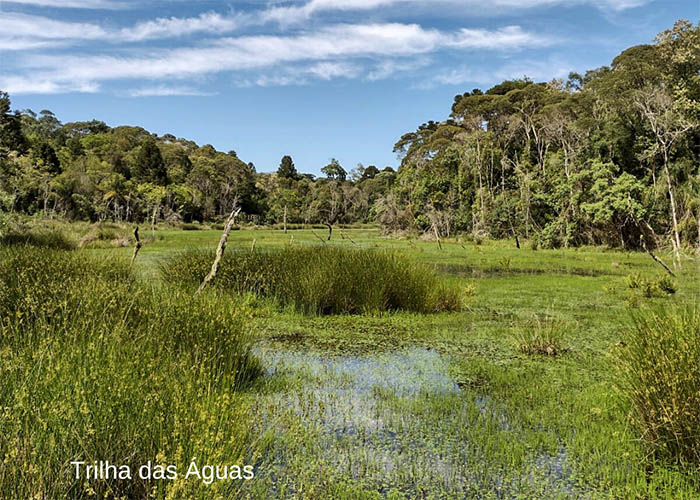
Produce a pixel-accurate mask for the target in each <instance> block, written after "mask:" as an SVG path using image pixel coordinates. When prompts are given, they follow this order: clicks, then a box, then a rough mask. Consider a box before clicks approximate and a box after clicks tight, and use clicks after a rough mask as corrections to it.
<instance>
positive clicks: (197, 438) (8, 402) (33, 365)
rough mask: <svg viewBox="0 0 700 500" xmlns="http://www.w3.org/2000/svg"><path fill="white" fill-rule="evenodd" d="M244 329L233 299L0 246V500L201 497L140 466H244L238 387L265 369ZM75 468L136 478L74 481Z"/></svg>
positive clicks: (79, 259)
mask: <svg viewBox="0 0 700 500" xmlns="http://www.w3.org/2000/svg"><path fill="white" fill-rule="evenodd" d="M241 322H242V319H241V317H240V315H239V314H238V313H237V312H236V309H235V308H232V307H231V303H230V301H229V300H226V299H225V298H220V297H217V296H215V295H212V294H208V295H207V296H206V297H201V298H193V297H192V296H191V294H186V293H184V292H182V291H178V290H160V289H152V288H148V287H145V286H142V285H140V284H138V283H136V282H135V281H133V280H131V279H130V278H129V274H128V265H127V264H125V263H124V262H121V261H117V260H112V261H104V262H98V261H94V260H92V259H87V258H86V257H85V256H84V255H82V254H81V252H64V251H52V250H45V249H35V248H22V249H18V248H10V249H3V250H1V251H0V401H1V402H2V403H1V406H0V435H1V436H2V439H0V498H52V499H53V498H71V499H74V498H88V497H90V498H94V497H99V498H120V497H124V498H147V497H148V498H151V496H149V495H152V496H153V497H155V498H165V497H166V495H167V494H168V493H173V492H174V491H177V492H178V495H176V497H182V498H210V495H211V494H212V492H213V491H214V490H212V489H208V490H206V489H202V488H204V485H203V484H202V483H200V482H198V481H187V482H186V483H184V482H178V481H175V482H173V481H159V482H158V481H148V480H141V479H139V478H138V477H137V476H136V471H137V470H138V467H139V466H140V465H142V464H145V463H147V462H148V461H149V460H150V461H152V462H154V463H155V462H162V463H167V464H177V465H178V469H179V471H180V472H181V474H180V476H181V477H182V476H183V475H184V471H185V470H186V469H187V466H188V464H189V460H190V459H191V458H192V457H197V460H198V463H200V464H203V463H213V464H223V463H229V464H233V463H236V462H237V461H238V462H240V461H243V460H244V458H245V457H244V454H245V453H246V446H247V443H248V442H249V439H250V438H251V436H249V435H248V429H247V425H248V422H249V421H250V415H249V414H248V412H247V409H246V407H244V406H242V405H241V404H239V398H238V397H237V396H236V390H237V389H239V388H241V387H242V386H243V385H244V384H246V383H247V382H249V381H250V380H252V379H253V378H254V377H256V376H257V375H258V374H259V373H260V370H261V368H260V364H259V362H258V361H257V359H256V358H255V357H253V356H252V355H251V352H250V350H249V346H248V344H247V343H246V341H245V338H244V337H243V334H242V329H241ZM73 460H82V461H85V462H86V463H88V464H91V463H93V462H95V461H100V460H107V461H109V462H110V463H112V464H125V465H129V466H130V467H131V469H132V472H133V473H134V475H135V477H134V478H133V479H132V480H127V481H123V480H90V481H86V480H85V479H75V475H74V469H73V467H71V466H70V462H71V461H73ZM225 483H226V485H223V484H222V485H219V487H232V486H234V484H233V483H235V481H233V482H228V481H226V482H225ZM198 489H199V490H200V491H197V490H198Z"/></svg>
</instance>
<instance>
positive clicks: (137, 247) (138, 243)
mask: <svg viewBox="0 0 700 500" xmlns="http://www.w3.org/2000/svg"><path fill="white" fill-rule="evenodd" d="M134 238H135V239H136V243H135V244H134V254H133V255H132V256H131V264H129V267H131V266H133V265H134V261H135V260H136V256H137V255H138V253H139V250H141V238H139V227H138V226H136V228H135V229H134Z"/></svg>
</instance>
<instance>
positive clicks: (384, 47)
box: [22, 24, 549, 81]
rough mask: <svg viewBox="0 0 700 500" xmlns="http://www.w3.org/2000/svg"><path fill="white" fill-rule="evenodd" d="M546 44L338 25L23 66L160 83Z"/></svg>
mask: <svg viewBox="0 0 700 500" xmlns="http://www.w3.org/2000/svg"><path fill="white" fill-rule="evenodd" d="M547 43H549V41H548V40H547V39H545V38H542V37H539V36H536V35H533V34H530V33H527V32H525V31H523V30H522V29H520V28H519V27H506V28H503V29H498V30H492V31H489V30H460V31H457V32H452V33H446V32H442V31H438V30H432V29H429V30H426V29H424V28H422V27H420V26H418V25H415V24H369V25H337V26H330V27H326V28H323V29H321V30H319V31H317V32H312V33H309V32H307V33H301V34H297V35H291V36H271V35H267V36H262V35H261V36H245V37H234V38H223V39H219V40H217V41H216V42H214V43H213V44H211V45H209V46H206V47H195V48H180V49H173V50H164V51H161V52H159V53H157V54H156V55H151V56H148V57H113V56H84V57H82V56H74V55H69V56H66V55H55V56H48V55H43V56H30V57H26V58H25V59H24V60H23V61H22V62H23V64H24V65H25V67H27V68H30V70H31V71H32V72H33V73H37V72H38V73H40V74H43V75H46V76H52V77H53V78H55V79H57V80H60V81H93V80H101V81H104V80H119V79H138V78H144V79H163V78H185V77H191V76H194V75H202V74H208V73H220V72H225V71H237V70H251V69H262V68H267V67H271V66H275V65H279V64H290V63H299V62H305V61H306V62H322V61H328V60H332V61H338V60H342V59H349V58H363V57H369V58H376V57H380V58H382V57H400V56H413V55H422V54H428V53H431V52H435V51H438V50H441V49H455V50H467V49H481V50H498V51H512V50H517V49H522V48H526V47H532V46H541V45H545V44H547ZM328 68H330V67H327V68H326V69H328ZM319 71H320V70H319Z"/></svg>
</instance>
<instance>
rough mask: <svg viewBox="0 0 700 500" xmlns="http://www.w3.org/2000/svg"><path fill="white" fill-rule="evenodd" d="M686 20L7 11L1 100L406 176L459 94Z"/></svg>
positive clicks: (545, 73)
mask: <svg viewBox="0 0 700 500" xmlns="http://www.w3.org/2000/svg"><path fill="white" fill-rule="evenodd" d="M679 18H685V19H689V20H691V21H693V22H697V21H698V19H699V18H700V0H655V1H653V0H486V1H484V0H288V1H276V0H243V1H237V0H233V1H228V2H215V1H209V0H139V1H133V0H0V89H2V90H6V91H8V92H9V93H10V95H11V98H12V101H13V107H14V108H16V109H25V108H31V109H33V110H34V111H40V110H42V109H50V110H52V111H54V112H55V113H56V114H57V116H58V117H59V119H61V120H62V121H63V122H69V121H78V120H89V119H93V118H94V119H99V120H103V121H105V122H107V123H108V124H109V125H111V126H117V125H140V126H143V127H145V128H147V129H148V130H150V131H153V132H156V133H158V134H161V135H162V134H165V133H171V134H173V135H175V136H177V137H185V138H188V139H191V140H194V141H196V142H197V143H198V144H212V145H214V147H216V148H217V149H219V150H223V151H229V150H231V149H234V150H236V152H237V153H238V155H239V156H240V157H241V158H242V159H244V160H245V161H252V162H254V163H255V165H256V167H257V168H258V171H273V170H275V169H276V168H277V166H278V165H279V160H280V158H281V157H282V155H285V154H290V155H292V157H293V158H294V161H295V163H296V165H297V168H298V169H299V170H301V171H304V172H311V173H315V174H318V173H319V171H320V169H321V167H323V166H324V165H325V164H327V163H328V161H329V160H330V158H331V157H335V158H338V159H339V160H340V162H341V164H342V165H343V166H345V167H346V169H347V170H350V169H351V168H353V167H355V166H356V165H357V164H358V163H363V164H364V165H369V164H375V165H377V166H379V167H384V166H387V165H391V166H396V165H397V159H396V156H395V155H394V154H393V153H392V147H393V144H394V143H395V142H396V140H397V139H398V138H399V137H400V136H401V135H402V134H403V133H405V132H408V131H411V130H414V129H415V128H416V127H417V126H418V125H420V124H421V123H423V122H425V121H428V120H430V119H433V120H442V119H445V118H446V117H447V114H448V113H449V109H450V106H451V104H452V100H453V97H454V95H455V94H458V93H460V94H461V93H463V92H465V91H467V90H471V89H473V88H477V87H478V88H482V89H487V88H488V87H490V86H492V85H493V84H495V83H498V82H500V81H502V80H503V79H507V78H517V77H522V76H529V77H530V78H532V79H534V80H537V81H549V80H551V79H553V78H565V77H566V75H568V73H569V72H570V71H578V72H583V71H585V70H587V69H592V68H596V67H599V66H601V65H604V64H609V63H610V61H611V59H612V58H613V57H615V56H616V55H617V54H618V53H619V52H620V51H621V50H623V49H625V48H627V47H629V46H632V45H636V44H640V43H648V42H650V41H651V40H652V39H653V38H654V36H655V35H656V33H658V32H659V31H661V30H663V29H665V28H668V27H670V26H672V25H673V22H674V21H675V20H677V19H679Z"/></svg>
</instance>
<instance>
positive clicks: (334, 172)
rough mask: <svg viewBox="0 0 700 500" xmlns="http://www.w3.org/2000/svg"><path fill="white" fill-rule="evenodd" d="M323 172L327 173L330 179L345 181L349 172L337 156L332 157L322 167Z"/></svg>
mask: <svg viewBox="0 0 700 500" xmlns="http://www.w3.org/2000/svg"><path fill="white" fill-rule="evenodd" d="M321 172H323V173H324V174H326V177H327V178H329V179H333V180H336V181H341V182H343V181H345V179H346V177H347V175H348V173H347V172H346V171H345V169H344V168H343V167H342V166H341V165H340V163H339V162H338V160H336V159H335V158H333V159H331V162H330V163H329V164H328V165H326V166H325V167H323V168H322V169H321Z"/></svg>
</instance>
